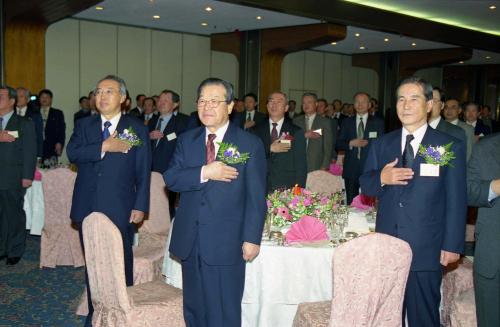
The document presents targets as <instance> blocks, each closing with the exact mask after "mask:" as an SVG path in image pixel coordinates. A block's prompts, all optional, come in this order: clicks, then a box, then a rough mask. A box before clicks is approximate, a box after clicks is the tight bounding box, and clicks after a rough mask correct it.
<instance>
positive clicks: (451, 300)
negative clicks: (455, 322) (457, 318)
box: [441, 258, 474, 327]
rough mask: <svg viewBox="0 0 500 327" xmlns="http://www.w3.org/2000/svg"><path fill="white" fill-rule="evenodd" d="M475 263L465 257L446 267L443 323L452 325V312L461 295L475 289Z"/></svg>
mask: <svg viewBox="0 0 500 327" xmlns="http://www.w3.org/2000/svg"><path fill="white" fill-rule="evenodd" d="M472 270H473V264H472V262H471V261H470V260H469V259H467V258H463V259H461V260H460V261H458V262H457V263H454V264H451V265H449V266H448V267H446V269H445V273H444V275H443V282H442V290H443V298H442V307H441V325H443V326H445V327H449V326H451V325H450V324H451V320H450V316H451V312H452V308H453V306H454V305H455V303H456V301H457V300H458V299H459V298H460V296H461V295H462V294H463V293H464V292H467V291H469V290H473V289H474V279H473V274H472Z"/></svg>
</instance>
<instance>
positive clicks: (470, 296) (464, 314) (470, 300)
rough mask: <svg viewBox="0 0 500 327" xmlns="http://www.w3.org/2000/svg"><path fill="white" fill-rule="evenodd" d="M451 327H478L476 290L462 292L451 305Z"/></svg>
mask: <svg viewBox="0 0 500 327" xmlns="http://www.w3.org/2000/svg"><path fill="white" fill-rule="evenodd" d="M450 326H451V327H476V326H477V318H476V302H475V298H474V290H473V289H469V290H467V291H464V292H462V293H460V295H459V296H458V297H457V298H456V300H455V301H454V302H453V304H452V305H451V310H450Z"/></svg>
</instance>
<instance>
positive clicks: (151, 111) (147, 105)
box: [142, 97, 158, 126]
mask: <svg viewBox="0 0 500 327" xmlns="http://www.w3.org/2000/svg"><path fill="white" fill-rule="evenodd" d="M143 107H144V114H143V116H142V119H143V120H142V121H143V122H144V125H146V126H148V125H149V122H150V121H152V120H153V119H156V120H157V119H158V116H157V115H156V112H155V110H156V101H155V100H154V99H153V98H149V97H148V98H145V99H144V101H143Z"/></svg>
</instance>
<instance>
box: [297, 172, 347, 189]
mask: <svg viewBox="0 0 500 327" xmlns="http://www.w3.org/2000/svg"><path fill="white" fill-rule="evenodd" d="M306 188H307V189H309V190H311V191H313V192H316V193H322V194H333V193H335V192H338V191H342V189H343V188H344V181H343V179H342V177H341V176H334V175H332V174H330V173H329V172H327V171H324V170H315V171H312V172H310V173H309V174H307V181H306Z"/></svg>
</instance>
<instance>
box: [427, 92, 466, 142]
mask: <svg viewBox="0 0 500 327" xmlns="http://www.w3.org/2000/svg"><path fill="white" fill-rule="evenodd" d="M443 108H444V94H443V91H442V90H441V89H440V88H438V87H435V88H434V89H433V90H432V111H431V114H430V116H429V126H430V127H432V128H434V129H436V130H438V131H441V132H443V133H446V134H448V135H451V136H453V137H455V138H457V139H459V140H461V141H462V142H464V144H466V143H467V139H466V137H465V130H463V129H462V128H460V127H458V126H455V125H453V124H452V123H449V122H447V121H446V120H444V119H443V118H442V117H441V111H442V110H443Z"/></svg>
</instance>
